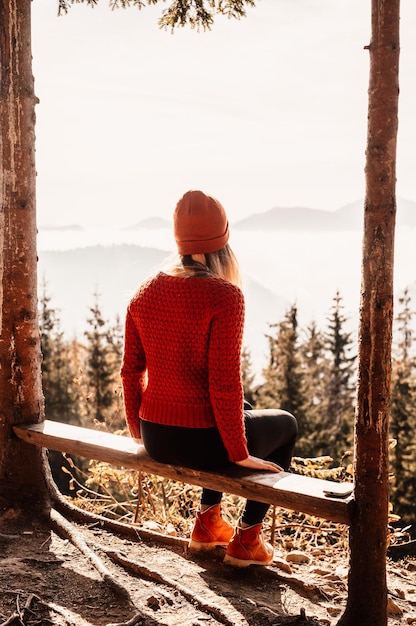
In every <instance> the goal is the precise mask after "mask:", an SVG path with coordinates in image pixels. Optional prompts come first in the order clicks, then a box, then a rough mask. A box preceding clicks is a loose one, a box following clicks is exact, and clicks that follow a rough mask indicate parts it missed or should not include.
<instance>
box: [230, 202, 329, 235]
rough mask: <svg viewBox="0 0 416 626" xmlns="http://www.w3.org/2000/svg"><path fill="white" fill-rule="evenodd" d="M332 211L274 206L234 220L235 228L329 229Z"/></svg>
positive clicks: (268, 229)
mask: <svg viewBox="0 0 416 626" xmlns="http://www.w3.org/2000/svg"><path fill="white" fill-rule="evenodd" d="M332 219H333V213H330V212H329V211H320V210H317V209H308V208H305V207H287V208H285V207H275V208H273V209H269V210H268V211H265V212H264V213H256V214H254V215H250V216H249V217H246V218H245V219H242V220H239V221H238V222H235V223H234V224H233V225H232V227H233V229H237V230H265V231H270V230H277V229H279V230H329V229H332Z"/></svg>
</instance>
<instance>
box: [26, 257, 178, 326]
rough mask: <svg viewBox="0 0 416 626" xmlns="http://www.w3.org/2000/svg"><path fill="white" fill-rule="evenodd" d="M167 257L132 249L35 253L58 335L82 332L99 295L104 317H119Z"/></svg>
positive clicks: (113, 318)
mask: <svg viewBox="0 0 416 626" xmlns="http://www.w3.org/2000/svg"><path fill="white" fill-rule="evenodd" d="M166 258H167V253H166V252H163V251H162V250H156V249H154V248H140V247H139V246H134V245H120V246H110V247H103V246H94V247H89V248H77V249H73V250H64V251H40V252H39V266H38V276H39V284H40V285H42V283H43V281H44V282H45V284H46V292H47V294H48V295H49V296H50V298H51V306H52V307H54V308H56V309H58V310H59V317H60V319H61V322H62V330H64V331H65V333H69V334H70V336H73V335H80V334H82V333H83V331H84V330H85V329H86V319H87V317H88V316H89V308H90V307H91V306H92V305H93V303H94V293H97V294H99V295H100V298H99V302H100V305H101V307H102V313H103V316H104V317H106V318H108V319H110V320H111V321H114V320H115V318H116V316H117V315H119V316H121V317H124V313H125V309H126V306H127V303H128V301H129V300H130V298H131V297H132V295H133V294H134V292H135V291H136V289H137V288H138V286H139V284H140V283H141V282H142V281H143V280H144V279H145V278H146V277H147V276H149V275H150V274H152V273H153V272H154V271H155V269H156V268H157V267H161V266H162V265H163V263H164V262H165V260H166Z"/></svg>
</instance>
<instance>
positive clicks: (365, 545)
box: [338, 0, 400, 626]
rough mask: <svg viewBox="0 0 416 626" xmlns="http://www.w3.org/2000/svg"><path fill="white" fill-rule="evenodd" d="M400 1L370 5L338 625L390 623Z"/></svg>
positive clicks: (378, 0)
mask: <svg viewBox="0 0 416 626" xmlns="http://www.w3.org/2000/svg"><path fill="white" fill-rule="evenodd" d="M399 13H400V0H389V2H385V0H372V37H371V43H370V46H369V51H370V81H369V99H368V135H367V151H366V198H365V207H364V236H363V257H362V278H361V305H360V328H359V357H358V358H359V367H358V387H357V410H356V420H355V428H356V430H355V494H356V510H355V517H354V520H353V523H352V525H351V528H350V549H351V557H350V574H349V590H348V600H347V607H346V611H345V613H344V615H343V616H342V617H341V619H340V621H339V622H338V624H339V625H340V626H356V625H357V624H360V626H385V625H386V624H387V583H386V549H387V525H388V501H389V497H388V491H389V486H388V470H389V468H388V422H389V411H390V400H391V390H390V384H391V341H392V321H393V265H394V231H395V219H396V143H397V127H398V95H399V81H398V69H399Z"/></svg>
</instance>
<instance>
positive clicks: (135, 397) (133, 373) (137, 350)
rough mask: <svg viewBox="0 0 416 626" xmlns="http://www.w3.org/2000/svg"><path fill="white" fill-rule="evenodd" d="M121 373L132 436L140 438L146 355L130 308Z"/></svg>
mask: <svg viewBox="0 0 416 626" xmlns="http://www.w3.org/2000/svg"><path fill="white" fill-rule="evenodd" d="M120 374H121V380H122V383H123V396H124V408H125V411H126V421H127V426H128V427H129V431H130V434H131V436H132V437H137V438H139V437H140V420H139V410H140V404H141V399H142V395H143V391H144V390H145V388H146V357H145V353H144V350H143V346H142V342H141V339H140V335H139V332H138V330H137V327H136V325H135V323H134V320H133V318H132V316H131V313H130V310H128V311H127V315H126V323H125V332H124V353H123V362H122V366H121V372H120Z"/></svg>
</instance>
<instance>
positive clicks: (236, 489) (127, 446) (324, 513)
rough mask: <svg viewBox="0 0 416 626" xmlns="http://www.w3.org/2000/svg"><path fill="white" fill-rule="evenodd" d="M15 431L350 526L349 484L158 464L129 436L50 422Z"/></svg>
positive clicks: (46, 444)
mask: <svg viewBox="0 0 416 626" xmlns="http://www.w3.org/2000/svg"><path fill="white" fill-rule="evenodd" d="M14 432H15V434H16V435H17V436H18V437H19V438H20V439H23V440H24V441H26V442H27V443H30V444H33V445H36V446H39V447H43V448H49V449H51V450H59V451H61V452H67V453H68V454H74V455H78V456H82V457H86V458H89V459H96V460H99V461H105V462H107V463H110V464H111V465H116V466H121V467H125V468H129V469H134V470H137V471H142V472H147V473H149V474H154V475H157V476H162V477H164V478H169V479H172V480H178V481H181V482H183V483H188V484H191V485H197V486H200V487H208V488H210V489H215V490H217V491H223V492H226V493H230V494H233V495H236V496H241V497H244V498H250V499H252V500H258V501H260V502H266V503H268V504H273V505H276V506H279V507H282V508H285V509H290V510H292V511H299V512H303V513H307V514H309V515H314V516H317V517H320V518H324V519H327V520H331V521H333V522H340V523H343V524H350V523H351V518H352V514H353V507H354V496H353V494H352V493H351V489H352V484H351V483H336V482H334V481H329V480H321V479H318V478H310V477H308V476H302V475H299V474H292V473H288V472H280V473H274V472H267V471H264V472H260V471H257V470H248V469H245V468H242V467H239V466H237V465H232V466H231V467H230V468H227V469H226V470H223V471H221V472H219V471H215V472H214V471H201V470H194V469H189V468H187V467H179V466H176V465H169V464H164V463H158V462H157V461H154V460H153V459H152V458H151V457H150V456H149V455H148V454H147V452H146V450H145V449H144V447H143V446H142V445H139V444H137V443H136V442H135V441H134V440H133V439H131V438H130V437H123V436H120V435H113V434H111V433H108V432H102V431H99V430H93V429H89V428H81V427H79V426H73V425H71V424H64V423H60V422H55V421H51V420H45V421H44V422H41V423H38V424H25V425H19V426H14ZM325 492H329V493H330V494H331V495H327V494H326V493H325ZM335 494H338V495H335Z"/></svg>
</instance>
